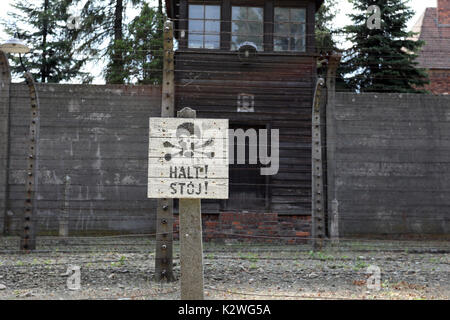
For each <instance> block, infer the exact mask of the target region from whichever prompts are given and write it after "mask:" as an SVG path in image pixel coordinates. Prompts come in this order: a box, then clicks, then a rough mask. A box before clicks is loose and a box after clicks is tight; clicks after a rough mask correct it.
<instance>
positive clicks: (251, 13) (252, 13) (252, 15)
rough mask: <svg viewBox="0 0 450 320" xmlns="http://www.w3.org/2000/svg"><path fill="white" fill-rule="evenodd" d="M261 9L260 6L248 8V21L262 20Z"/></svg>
mask: <svg viewBox="0 0 450 320" xmlns="http://www.w3.org/2000/svg"><path fill="white" fill-rule="evenodd" d="M263 15H264V14H263V9H262V8H254V7H249V8H248V20H250V21H260V22H262V21H263Z"/></svg>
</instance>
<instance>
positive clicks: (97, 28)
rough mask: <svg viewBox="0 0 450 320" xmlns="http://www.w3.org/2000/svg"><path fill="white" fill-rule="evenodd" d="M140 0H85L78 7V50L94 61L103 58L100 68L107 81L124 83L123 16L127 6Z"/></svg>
mask: <svg viewBox="0 0 450 320" xmlns="http://www.w3.org/2000/svg"><path fill="white" fill-rule="evenodd" d="M142 3H143V0H110V1H104V0H87V1H86V3H85V5H84V6H83V8H82V10H81V21H82V28H81V35H80V41H81V43H82V44H81V46H80V48H79V50H80V52H83V53H84V54H87V55H89V56H91V57H94V58H95V59H97V60H100V59H102V58H105V59H106V61H107V62H106V68H105V70H104V75H105V80H106V82H107V83H118V84H121V83H125V82H126V77H127V74H128V73H127V71H126V70H125V55H126V52H127V49H128V48H127V43H126V41H125V35H126V28H125V27H126V26H125V23H124V16H125V13H126V9H127V7H128V6H130V5H131V6H138V5H141V4H142Z"/></svg>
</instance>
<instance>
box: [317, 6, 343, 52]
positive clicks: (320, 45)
mask: <svg viewBox="0 0 450 320" xmlns="http://www.w3.org/2000/svg"><path fill="white" fill-rule="evenodd" d="M338 12H339V9H338V8H337V0H325V2H324V3H323V5H322V6H321V7H320V9H319V10H318V11H317V13H316V28H315V36H316V48H317V51H318V52H319V53H329V52H334V51H337V45H336V41H335V40H334V38H333V34H334V33H335V32H337V30H336V28H335V27H334V25H333V20H334V19H335V18H336V14H337V13H338Z"/></svg>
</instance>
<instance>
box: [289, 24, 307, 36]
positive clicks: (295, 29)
mask: <svg viewBox="0 0 450 320" xmlns="http://www.w3.org/2000/svg"><path fill="white" fill-rule="evenodd" d="M304 30H305V25H304V24H291V30H290V31H291V35H294V34H296V35H303V32H304Z"/></svg>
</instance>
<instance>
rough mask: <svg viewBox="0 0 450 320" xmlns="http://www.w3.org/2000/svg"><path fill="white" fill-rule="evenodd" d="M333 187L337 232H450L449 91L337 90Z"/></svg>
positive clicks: (331, 156) (333, 118)
mask: <svg viewBox="0 0 450 320" xmlns="http://www.w3.org/2000/svg"><path fill="white" fill-rule="evenodd" d="M328 112H331V113H332V114H329V117H328V119H329V120H328V121H329V123H328V124H327V125H328V126H329V127H330V128H332V129H333V130H331V132H333V135H329V136H328V140H329V141H330V139H333V142H334V149H333V150H331V152H330V153H329V158H328V161H329V162H330V161H331V162H334V166H332V167H331V170H333V172H329V176H331V177H333V178H332V179H331V184H330V186H329V189H328V191H329V194H330V196H331V197H332V198H336V199H337V200H338V202H339V230H340V236H341V237H342V236H349V235H368V234H378V235H380V234H389V235H407V234H428V235H449V233H450V225H449V220H450V97H449V96H432V95H405V94H403V95H400V94H349V93H337V94H336V103H335V107H334V108H331V110H328Z"/></svg>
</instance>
